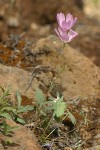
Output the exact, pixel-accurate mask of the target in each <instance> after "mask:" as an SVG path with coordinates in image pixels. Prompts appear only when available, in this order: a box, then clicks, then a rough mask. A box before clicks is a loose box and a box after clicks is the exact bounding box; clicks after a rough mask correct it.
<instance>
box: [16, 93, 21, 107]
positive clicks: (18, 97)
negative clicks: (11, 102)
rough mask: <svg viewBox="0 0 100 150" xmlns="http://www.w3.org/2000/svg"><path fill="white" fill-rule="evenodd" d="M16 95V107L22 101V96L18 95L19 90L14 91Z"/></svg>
mask: <svg viewBox="0 0 100 150" xmlns="http://www.w3.org/2000/svg"><path fill="white" fill-rule="evenodd" d="M16 96H17V103H18V108H19V107H20V106H21V103H22V98H21V96H20V93H19V91H17V92H16Z"/></svg>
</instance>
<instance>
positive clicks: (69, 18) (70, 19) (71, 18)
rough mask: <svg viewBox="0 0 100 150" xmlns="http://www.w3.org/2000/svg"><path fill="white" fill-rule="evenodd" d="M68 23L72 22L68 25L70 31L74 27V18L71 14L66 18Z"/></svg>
mask: <svg viewBox="0 0 100 150" xmlns="http://www.w3.org/2000/svg"><path fill="white" fill-rule="evenodd" d="M66 22H70V23H69V25H68V29H70V28H71V27H72V26H73V16H72V15H71V14H70V13H69V14H67V16H66Z"/></svg>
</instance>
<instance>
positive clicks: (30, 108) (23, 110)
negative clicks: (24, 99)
mask: <svg viewBox="0 0 100 150" xmlns="http://www.w3.org/2000/svg"><path fill="white" fill-rule="evenodd" d="M33 109H34V107H33V106H30V105H27V106H20V107H19V109H18V110H17V113H24V112H27V111H32V110H33Z"/></svg>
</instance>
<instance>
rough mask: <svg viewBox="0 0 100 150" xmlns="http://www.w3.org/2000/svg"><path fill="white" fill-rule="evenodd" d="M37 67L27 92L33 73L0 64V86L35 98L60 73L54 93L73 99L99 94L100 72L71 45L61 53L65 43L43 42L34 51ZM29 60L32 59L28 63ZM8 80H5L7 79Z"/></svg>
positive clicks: (50, 38)
mask: <svg viewBox="0 0 100 150" xmlns="http://www.w3.org/2000/svg"><path fill="white" fill-rule="evenodd" d="M32 54H33V59H34V56H35V62H34V64H35V63H36V67H35V68H34V69H35V72H34V73H33V75H34V77H33V81H32V84H31V85H30V87H29V89H28V90H27V91H26V88H27V87H28V85H29V83H30V80H31V79H32V77H31V74H30V73H28V72H27V71H24V70H22V69H19V68H16V67H7V66H4V65H1V64H0V85H1V86H8V85H9V84H11V85H12V87H13V88H12V91H13V92H15V91H16V90H19V91H20V92H21V94H22V95H26V96H28V97H33V95H34V91H35V90H36V89H37V87H41V88H43V89H44V90H47V87H48V86H50V82H52V80H53V72H55V70H56V71H59V72H60V71H61V69H62V68H64V67H65V69H64V70H63V71H62V73H60V74H59V77H58V78H57V77H56V76H55V77H56V80H55V82H56V83H57V86H56V87H55V88H54V89H53V92H54V93H56V92H57V91H58V92H60V93H62V94H63V95H64V97H65V98H66V99H70V98H73V97H78V96H80V97H87V96H98V95H99V93H100V70H99V68H98V67H97V66H95V65H94V64H93V63H92V62H91V61H90V60H89V59H88V58H87V57H85V56H83V55H82V54H80V53H79V52H77V51H76V50H75V49H73V48H71V47H70V46H68V45H67V46H65V48H64V50H63V51H62V42H60V40H59V39H58V38H57V37H56V36H49V37H48V38H43V39H40V40H38V41H37V42H36V44H35V46H34V49H32ZM29 61H30V60H29ZM5 79H6V80H5Z"/></svg>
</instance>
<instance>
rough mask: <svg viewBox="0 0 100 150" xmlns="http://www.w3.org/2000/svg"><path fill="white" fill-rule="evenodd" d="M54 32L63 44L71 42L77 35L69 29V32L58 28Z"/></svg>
mask: <svg viewBox="0 0 100 150" xmlns="http://www.w3.org/2000/svg"><path fill="white" fill-rule="evenodd" d="M55 32H56V34H57V35H58V37H59V38H60V39H61V40H62V41H63V42H64V43H66V42H70V41H72V39H73V38H75V37H76V36H77V35H78V33H77V32H75V31H73V30H72V29H70V30H69V31H65V30H63V29H62V28H60V27H58V28H56V29H55Z"/></svg>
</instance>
